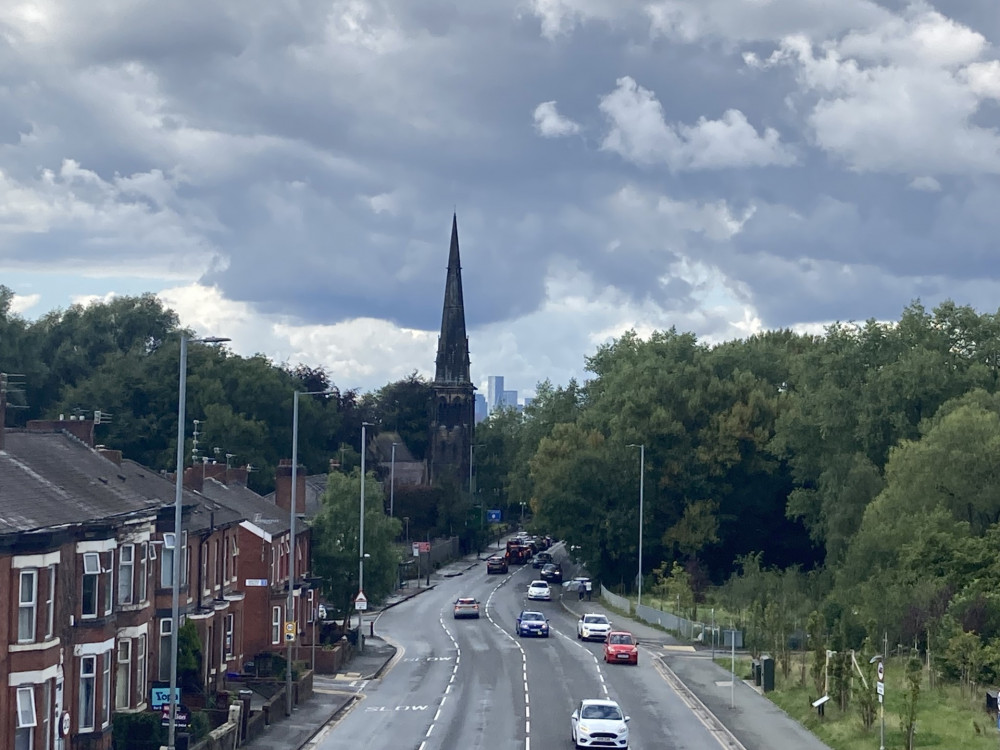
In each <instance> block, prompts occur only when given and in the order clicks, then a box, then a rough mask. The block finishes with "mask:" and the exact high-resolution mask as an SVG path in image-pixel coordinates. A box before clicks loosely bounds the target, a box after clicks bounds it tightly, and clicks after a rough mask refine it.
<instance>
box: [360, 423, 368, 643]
mask: <svg viewBox="0 0 1000 750" xmlns="http://www.w3.org/2000/svg"><path fill="white" fill-rule="evenodd" d="M368 424H369V423H368V422H362V423H361V520H360V522H359V524H358V593H359V594H360V593H361V592H363V591H364V590H365V453H366V452H367V447H368V431H367V427H368ZM363 612H364V610H358V653H359V654H360V653H362V652H364V650H365V634H364V629H363V628H362V625H363V620H364V618H363V615H362V613H363Z"/></svg>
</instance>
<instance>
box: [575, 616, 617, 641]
mask: <svg viewBox="0 0 1000 750" xmlns="http://www.w3.org/2000/svg"><path fill="white" fill-rule="evenodd" d="M610 632H611V620H609V619H608V618H607V617H606V616H605V615H598V614H587V615H584V616H583V617H581V618H580V619H579V621H577V623H576V637H577V638H579V639H580V640H582V641H589V640H591V639H594V640H597V641H603V640H605V639H606V638H607V637H608V633H610Z"/></svg>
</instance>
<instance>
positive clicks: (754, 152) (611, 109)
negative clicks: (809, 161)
mask: <svg viewBox="0 0 1000 750" xmlns="http://www.w3.org/2000/svg"><path fill="white" fill-rule="evenodd" d="M600 108H601V111H602V112H603V113H604V114H605V115H606V116H607V118H608V120H609V121H610V122H611V129H610V131H609V132H608V134H607V136H605V138H604V142H603V144H602V148H603V149H605V150H607V151H614V152H615V153H617V154H619V155H620V156H622V157H623V158H624V159H627V160H628V161H631V162H635V163H636V164H642V165H655V164H666V165H667V167H669V168H670V169H671V170H674V171H684V170H705V169H727V168H732V167H763V166H770V165H774V166H788V165H790V164H793V163H795V157H794V155H793V154H792V152H791V150H790V149H789V148H788V147H786V146H785V145H784V144H782V143H781V136H780V135H779V134H778V131H777V130H774V129H773V128H766V129H765V130H764V133H763V134H759V133H758V132H757V131H756V129H754V127H753V125H751V124H750V123H749V122H748V121H747V118H746V115H744V114H743V113H742V112H740V111H739V110H735V109H730V110H727V111H726V112H725V113H724V114H723V116H722V119H720V120H708V119H707V118H704V117H702V118H700V119H699V120H698V122H697V123H696V124H695V125H684V124H677V125H671V124H668V123H667V122H666V121H665V120H664V117H663V107H662V105H661V104H660V102H659V101H658V100H657V99H656V97H655V95H654V94H653V92H652V91H650V90H648V89H645V88H643V87H642V86H639V85H638V84H637V83H636V82H635V80H634V79H632V78H631V77H629V76H625V77H624V78H619V79H618V88H617V89H615V90H614V91H613V92H611V93H610V94H608V95H607V96H605V97H603V98H602V99H601V104H600Z"/></svg>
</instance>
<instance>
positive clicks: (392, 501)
mask: <svg viewBox="0 0 1000 750" xmlns="http://www.w3.org/2000/svg"><path fill="white" fill-rule="evenodd" d="M397 445H399V443H393V444H392V462H391V464H390V466H391V468H390V469H389V518H392V517H393V515H395V512H396V446H397Z"/></svg>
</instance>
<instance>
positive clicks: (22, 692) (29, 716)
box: [14, 686, 38, 750]
mask: <svg viewBox="0 0 1000 750" xmlns="http://www.w3.org/2000/svg"><path fill="white" fill-rule="evenodd" d="M15 709H16V719H15V721H14V726H15V729H14V747H15V748H18V750H20V749H21V748H24V750H34V747H35V727H36V726H38V716H37V715H36V714H35V689H34V686H29V687H19V688H18V689H17V703H16V706H15Z"/></svg>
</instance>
